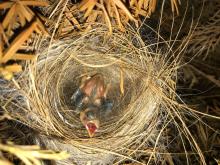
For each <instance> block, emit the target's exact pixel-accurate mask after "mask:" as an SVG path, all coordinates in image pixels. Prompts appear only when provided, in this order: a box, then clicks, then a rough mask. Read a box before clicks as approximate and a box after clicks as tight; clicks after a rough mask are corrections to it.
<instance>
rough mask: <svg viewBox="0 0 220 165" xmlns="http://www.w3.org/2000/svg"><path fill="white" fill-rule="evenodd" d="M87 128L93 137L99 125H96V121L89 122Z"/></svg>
mask: <svg viewBox="0 0 220 165" xmlns="http://www.w3.org/2000/svg"><path fill="white" fill-rule="evenodd" d="M85 127H86V130H87V131H88V134H89V137H93V136H94V135H95V132H96V131H97V129H98V125H96V123H95V122H88V123H87V124H86V125H85Z"/></svg>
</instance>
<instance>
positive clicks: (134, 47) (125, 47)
mask: <svg viewBox="0 0 220 165" xmlns="http://www.w3.org/2000/svg"><path fill="white" fill-rule="evenodd" d="M160 52H161V53H160ZM171 57H172V56H171V51H165V50H163V51H159V50H158V49H157V45H155V44H146V43H145V42H143V40H142V39H141V37H140V36H139V34H138V33H137V32H135V30H132V29H131V28H129V30H127V31H126V32H125V33H122V32H120V31H117V30H114V31H113V34H112V35H109V33H108V27H105V26H100V25H97V26H96V28H95V29H93V30H90V31H89V32H87V33H86V34H84V35H81V36H75V37H73V38H66V39H63V40H59V41H53V43H52V44H49V41H48V40H46V39H44V40H43V41H42V42H41V45H40V46H39V49H38V59H37V60H36V61H34V62H31V63H30V64H28V65H27V68H26V71H25V72H24V73H22V74H21V75H19V76H18V77H17V79H16V81H12V82H11V83H10V84H9V86H8V85H5V87H4V88H5V90H4V91H5V93H3V95H2V99H4V100H5V101H6V102H7V104H4V108H5V110H6V111H7V112H8V113H9V114H10V116H12V117H13V118H15V119H17V120H18V121H19V122H21V123H23V124H25V125H27V126H28V127H30V128H32V129H33V130H35V131H36V132H37V135H36V136H34V137H33V139H34V140H35V142H36V143H37V144H40V145H41V146H44V147H45V148H47V149H53V150H58V151H59V150H66V151H68V152H69V153H70V154H71V157H70V158H69V159H67V160H63V161H60V162H59V163H60V164H73V163H76V164H85V163H88V162H91V163H92V164H112V163H113V162H114V163H116V162H121V161H123V160H131V161H134V162H138V161H137V160H136V158H137V157H138V155H139V151H144V152H146V153H147V154H149V158H150V159H151V158H152V157H154V158H155V159H154V161H155V160H156V159H159V156H157V152H159V151H162V150H165V149H164V147H163V140H165V139H166V137H162V132H163V131H162V130H163V129H164V128H163V127H166V126H167V124H168V123H169V122H170V121H168V117H167V116H168V113H169V112H170V111H171V110H170V107H171V106H172V105H171V102H175V100H174V96H175V80H176V69H177V68H178V67H177V65H178V62H177V61H176V60H177V59H172V61H171V60H170V59H171ZM96 73H100V74H102V75H103V77H104V80H105V83H109V84H110V90H109V93H108V98H110V99H111V100H113V102H114V106H113V110H112V113H111V114H110V115H109V116H108V117H103V118H102V119H101V127H100V129H99V131H98V132H97V134H96V135H95V136H94V137H93V138H89V136H88V133H87V132H86V129H85V128H84V126H83V125H82V123H81V122H80V120H79V116H78V115H77V114H76V113H74V110H73V106H72V104H71V101H70V98H71V96H72V94H73V93H74V91H75V90H76V89H77V88H78V87H79V85H80V81H81V79H82V77H83V76H85V75H86V76H91V75H94V74H96ZM2 84H3V83H2ZM7 89H8V90H7ZM9 89H10V90H9ZM12 90H13V92H11V91H12ZM168 100H172V101H168ZM158 145H159V146H160V147H159V148H158V147H157V146H158ZM150 159H149V160H150Z"/></svg>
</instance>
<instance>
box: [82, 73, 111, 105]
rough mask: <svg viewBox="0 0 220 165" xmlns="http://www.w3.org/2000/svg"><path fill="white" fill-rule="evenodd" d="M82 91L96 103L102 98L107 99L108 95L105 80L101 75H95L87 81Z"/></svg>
mask: <svg viewBox="0 0 220 165" xmlns="http://www.w3.org/2000/svg"><path fill="white" fill-rule="evenodd" d="M81 90H82V91H83V92H84V93H85V94H86V96H88V97H89V98H90V100H91V101H92V102H94V103H95V102H96V101H97V100H99V99H101V98H105V97H106V93H107V91H106V88H105V84H104V78H103V76H102V75H101V74H95V75H94V76H92V77H91V78H89V79H87V80H85V82H84V83H83V84H82V86H81Z"/></svg>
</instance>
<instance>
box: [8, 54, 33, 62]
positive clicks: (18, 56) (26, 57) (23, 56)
mask: <svg viewBox="0 0 220 165" xmlns="http://www.w3.org/2000/svg"><path fill="white" fill-rule="evenodd" d="M12 59H13V60H34V59H36V56H35V55H33V54H24V53H15V54H14V56H13V57H12Z"/></svg>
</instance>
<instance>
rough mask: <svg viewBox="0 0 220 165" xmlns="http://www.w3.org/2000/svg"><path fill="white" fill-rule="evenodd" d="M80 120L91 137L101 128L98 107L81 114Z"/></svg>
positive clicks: (90, 108)
mask: <svg viewBox="0 0 220 165" xmlns="http://www.w3.org/2000/svg"><path fill="white" fill-rule="evenodd" d="M80 120H81V122H82V123H83V125H84V126H85V128H86V130H87V132H88V134H89V137H93V136H94V135H95V133H96V132H97V130H98V129H99V126H100V121H99V119H98V109H97V107H93V106H92V107H89V108H87V109H86V110H85V111H82V112H80Z"/></svg>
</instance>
